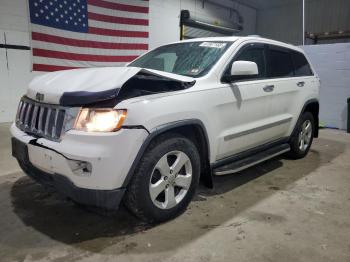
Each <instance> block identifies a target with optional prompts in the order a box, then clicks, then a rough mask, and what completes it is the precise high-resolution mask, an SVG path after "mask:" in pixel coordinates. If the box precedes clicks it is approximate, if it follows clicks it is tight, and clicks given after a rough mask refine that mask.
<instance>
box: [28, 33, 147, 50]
mask: <svg viewBox="0 0 350 262" xmlns="http://www.w3.org/2000/svg"><path fill="white" fill-rule="evenodd" d="M32 40H37V41H42V42H48V43H54V44H61V45H68V46H77V47H90V48H101V49H122V50H148V44H137V43H135V44H132V43H109V42H98V41H89V40H80V39H73V38H67V37H61V36H54V35H49V34H43V33H38V32H32Z"/></svg>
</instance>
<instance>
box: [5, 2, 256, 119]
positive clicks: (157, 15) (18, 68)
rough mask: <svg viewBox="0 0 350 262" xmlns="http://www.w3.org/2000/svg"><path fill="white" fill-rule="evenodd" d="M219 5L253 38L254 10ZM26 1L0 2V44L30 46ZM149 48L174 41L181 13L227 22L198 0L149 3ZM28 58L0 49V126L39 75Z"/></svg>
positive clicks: (216, 10)
mask: <svg viewBox="0 0 350 262" xmlns="http://www.w3.org/2000/svg"><path fill="white" fill-rule="evenodd" d="M216 2H218V3H220V4H223V5H227V6H234V7H235V8H236V9H238V10H239V11H240V12H241V14H242V16H243V17H244V20H245V23H246V26H245V28H244V32H242V34H253V33H254V32H255V29H256V28H255V24H256V10H255V9H253V8H249V7H245V6H243V5H239V4H237V3H234V2H232V1H231V0H218V1H216ZM26 3H27V1H26V0H1V1H0V43H1V44H5V42H6V43H7V44H12V45H22V46H30V37H29V24H28V15H27V14H28V11H27V4H26ZM149 5H150V14H149V19H150V27H149V30H150V31H149V34H150V39H149V46H150V48H155V47H157V46H159V45H162V44H165V43H168V42H173V41H178V40H179V37H180V36H179V35H180V30H179V15H180V10H181V9H188V10H190V12H191V13H193V14H195V15H197V16H198V17H201V18H203V19H206V20H210V21H213V22H215V21H220V19H223V18H224V19H225V18H226V17H228V18H229V13H228V11H227V10H225V9H223V8H221V9H220V8H217V7H213V6H212V5H210V4H205V6H204V7H203V6H202V1H201V0H150V3H149ZM30 68H31V56H30V51H29V50H14V49H3V48H0V79H1V85H0V123H1V122H9V121H12V120H13V119H14V115H15V112H16V109H17V104H18V101H19V98H20V97H21V96H22V95H23V94H24V93H25V90H26V87H27V85H28V83H29V81H30V80H31V79H32V78H33V77H34V76H35V75H40V74H42V73H40V72H31V71H30Z"/></svg>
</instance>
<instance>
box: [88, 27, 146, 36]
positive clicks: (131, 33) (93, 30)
mask: <svg viewBox="0 0 350 262" xmlns="http://www.w3.org/2000/svg"><path fill="white" fill-rule="evenodd" d="M89 33H90V34H96V35H108V36H121V37H143V38H148V32H143V31H125V30H113V29H105V28H97V27H89Z"/></svg>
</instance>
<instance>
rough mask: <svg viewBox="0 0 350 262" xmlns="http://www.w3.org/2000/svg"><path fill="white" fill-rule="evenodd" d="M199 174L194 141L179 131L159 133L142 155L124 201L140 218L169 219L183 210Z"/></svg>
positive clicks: (150, 219) (198, 161)
mask: <svg viewBox="0 0 350 262" xmlns="http://www.w3.org/2000/svg"><path fill="white" fill-rule="evenodd" d="M199 175H200V159H199V154H198V150H197V148H196V146H195V145H194V144H193V142H192V141H191V140H189V139H187V138H185V137H183V136H181V135H178V134H167V135H163V136H160V137H159V138H157V139H156V140H154V141H153V142H152V143H151V145H150V146H149V148H148V149H147V150H146V152H145V154H144V155H143V157H142V159H141V161H140V163H139V165H138V167H137V168H136V171H135V173H134V176H133V179H132V181H131V182H130V185H129V186H128V189H127V191H126V195H125V199H124V202H125V204H126V206H127V208H128V209H129V210H130V211H131V212H132V213H133V214H135V215H136V216H137V217H139V218H141V219H142V220H145V221H148V222H162V221H166V220H169V219H171V218H174V217H176V216H177V215H179V214H181V213H182V212H183V211H184V210H185V209H186V207H187V206H188V204H189V203H190V201H191V199H192V197H193V195H194V193H195V190H196V188H197V185H198V181H199Z"/></svg>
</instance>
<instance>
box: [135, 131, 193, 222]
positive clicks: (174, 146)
mask: <svg viewBox="0 0 350 262" xmlns="http://www.w3.org/2000/svg"><path fill="white" fill-rule="evenodd" d="M160 141H161V139H157V141H156V143H157V144H156V145H153V146H152V147H151V148H150V149H149V150H147V151H146V153H145V155H144V156H143V157H142V160H141V163H140V165H139V166H138V168H137V170H136V174H135V175H136V176H139V179H138V183H140V184H139V191H140V192H138V193H137V197H136V201H137V203H138V205H140V208H142V212H143V213H144V215H145V216H146V217H149V218H153V219H154V220H155V221H157V222H162V221H165V220H168V219H171V218H173V217H176V216H178V215H179V214H181V213H183V212H184V211H185V209H186V207H187V206H188V204H189V203H190V201H191V200H192V198H193V195H194V193H195V191H196V188H197V185H198V182H199V176H200V159H199V154H198V150H197V148H196V146H195V145H194V144H193V143H192V141H191V140H189V139H187V138H185V137H183V136H180V135H174V136H170V137H168V138H166V137H164V140H163V141H161V142H160ZM171 151H182V152H184V153H185V154H186V155H187V156H188V157H189V159H190V161H191V164H192V181H191V185H190V188H189V190H188V191H187V193H186V195H185V197H184V198H183V199H182V200H181V202H180V203H179V204H177V205H176V206H175V207H173V208H170V209H160V208H159V207H157V206H156V205H155V204H154V203H153V201H152V200H151V197H150V192H149V183H150V179H151V176H152V173H153V170H154V167H155V165H156V164H157V162H158V161H159V159H160V158H161V157H163V156H164V155H165V154H166V153H168V152H171Z"/></svg>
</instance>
